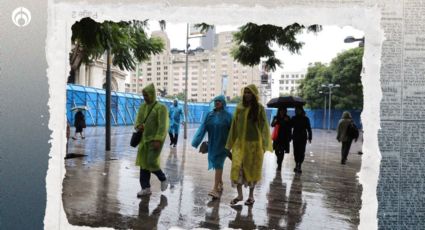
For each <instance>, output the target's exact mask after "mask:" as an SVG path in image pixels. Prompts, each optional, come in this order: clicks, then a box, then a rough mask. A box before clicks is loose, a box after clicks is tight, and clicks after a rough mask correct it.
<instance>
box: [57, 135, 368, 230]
mask: <svg viewBox="0 0 425 230" xmlns="http://www.w3.org/2000/svg"><path fill="white" fill-rule="evenodd" d="M195 131H196V130H195V127H191V128H190V129H189V135H188V136H189V138H188V140H187V141H184V140H183V138H182V137H183V135H180V140H179V143H178V145H177V148H170V147H169V140H168V138H167V142H166V143H165V145H164V149H163V152H162V155H161V164H162V168H163V170H164V172H165V173H166V174H167V176H168V179H169V182H170V186H169V189H168V190H166V191H165V192H163V193H161V192H160V188H159V187H160V183H159V181H158V180H157V178H156V177H155V176H153V177H152V178H151V184H152V188H151V189H152V195H150V196H147V197H143V198H142V199H138V198H137V197H136V193H137V192H138V191H140V185H139V180H138V178H139V168H138V167H136V166H135V163H134V162H135V158H136V149H135V148H132V147H130V146H129V140H130V136H131V132H132V128H131V127H114V128H113V129H112V135H113V136H112V151H110V152H105V151H104V149H105V147H104V128H102V127H96V128H87V129H86V139H85V140H70V143H69V152H70V153H84V154H87V156H86V157H82V158H72V159H67V160H65V167H66V175H65V179H64V181H63V195H62V199H63V205H64V209H65V213H66V215H67V218H68V220H69V222H70V223H71V224H72V225H80V226H90V227H111V228H116V229H129V228H131V229H154V228H157V229H169V228H171V227H180V228H183V229H192V228H207V229H223V228H242V229H255V228H257V229H356V228H357V226H358V224H359V213H358V212H359V210H360V207H361V198H360V197H361V192H362V187H361V185H360V184H359V183H358V182H357V176H356V173H357V172H358V171H359V170H360V163H361V156H360V155H357V152H358V151H359V150H360V149H361V143H359V142H358V143H353V146H352V149H351V151H350V152H351V153H350V155H349V157H348V162H347V164H346V165H341V164H340V144H339V143H338V142H336V141H335V132H331V133H328V132H326V131H323V130H314V131H313V132H314V134H313V137H314V138H315V139H314V140H313V143H312V144H311V145H310V144H308V145H307V151H306V159H305V162H304V164H303V173H302V175H295V174H294V173H293V171H292V170H293V168H294V162H293V156H292V154H286V155H285V159H284V163H283V167H282V171H281V172H278V171H276V170H275V169H276V162H275V161H276V157H275V155H274V154H271V153H266V154H265V158H264V164H263V172H262V176H263V179H262V181H261V182H260V183H259V184H258V186H257V187H256V189H255V199H256V201H255V203H254V205H253V206H252V207H248V206H246V205H243V202H240V205H236V206H230V205H229V203H230V200H231V199H232V198H234V197H235V196H236V194H237V193H236V189H233V188H232V187H231V185H230V179H229V178H230V164H231V162H230V161H229V160H226V162H225V165H224V172H223V179H224V191H223V194H222V196H221V198H220V199H217V200H211V198H210V197H209V196H208V195H207V194H208V192H209V191H210V190H211V188H212V186H213V178H214V172H213V171H208V170H207V168H208V164H207V156H206V155H203V154H200V153H198V150H197V149H194V148H192V147H191V146H190V141H191V135H192V134H193V133H194V132H195ZM291 150H292V146H291ZM247 197H248V193H247V190H244V198H245V199H246V198H247Z"/></svg>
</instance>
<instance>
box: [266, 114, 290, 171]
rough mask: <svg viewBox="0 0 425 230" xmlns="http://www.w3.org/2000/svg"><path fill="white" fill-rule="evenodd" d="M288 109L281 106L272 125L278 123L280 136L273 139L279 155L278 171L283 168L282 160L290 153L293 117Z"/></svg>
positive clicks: (277, 155)
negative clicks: (288, 113)
mask: <svg viewBox="0 0 425 230" xmlns="http://www.w3.org/2000/svg"><path fill="white" fill-rule="evenodd" d="M286 113H287V110H286V108H285V107H280V108H279V109H278V111H277V114H276V116H274V118H273V120H272V123H271V126H272V127H275V126H276V125H278V127H279V129H278V136H277V139H276V140H275V141H273V149H274V151H275V154H276V157H277V171H280V170H281V169H282V161H283V158H284V156H285V153H289V142H291V138H292V137H291V135H292V134H291V128H292V126H291V118H290V117H289V116H288V115H287V114H286Z"/></svg>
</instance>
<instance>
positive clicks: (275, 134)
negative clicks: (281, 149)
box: [272, 124, 280, 141]
mask: <svg viewBox="0 0 425 230" xmlns="http://www.w3.org/2000/svg"><path fill="white" fill-rule="evenodd" d="M279 127H280V125H279V124H276V125H275V126H274V128H273V132H272V140H274V141H277V138H278V137H279Z"/></svg>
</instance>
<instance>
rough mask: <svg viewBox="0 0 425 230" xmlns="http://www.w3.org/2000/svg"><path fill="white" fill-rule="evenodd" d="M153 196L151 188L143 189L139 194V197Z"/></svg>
mask: <svg viewBox="0 0 425 230" xmlns="http://www.w3.org/2000/svg"><path fill="white" fill-rule="evenodd" d="M150 194H152V192H151V188H145V189H142V190H141V191H140V192H138V193H137V197H141V196H146V195H150Z"/></svg>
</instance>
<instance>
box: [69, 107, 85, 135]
mask: <svg viewBox="0 0 425 230" xmlns="http://www.w3.org/2000/svg"><path fill="white" fill-rule="evenodd" d="M76 110H77V113H75V116H74V126H75V133H74V136H73V137H72V139H73V140H77V133H79V134H80V136H81V139H84V138H85V137H84V134H83V130H84V128H86V119H85V117H84V114H83V112H82V111H81V110H82V109H79V108H78V109H76Z"/></svg>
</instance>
